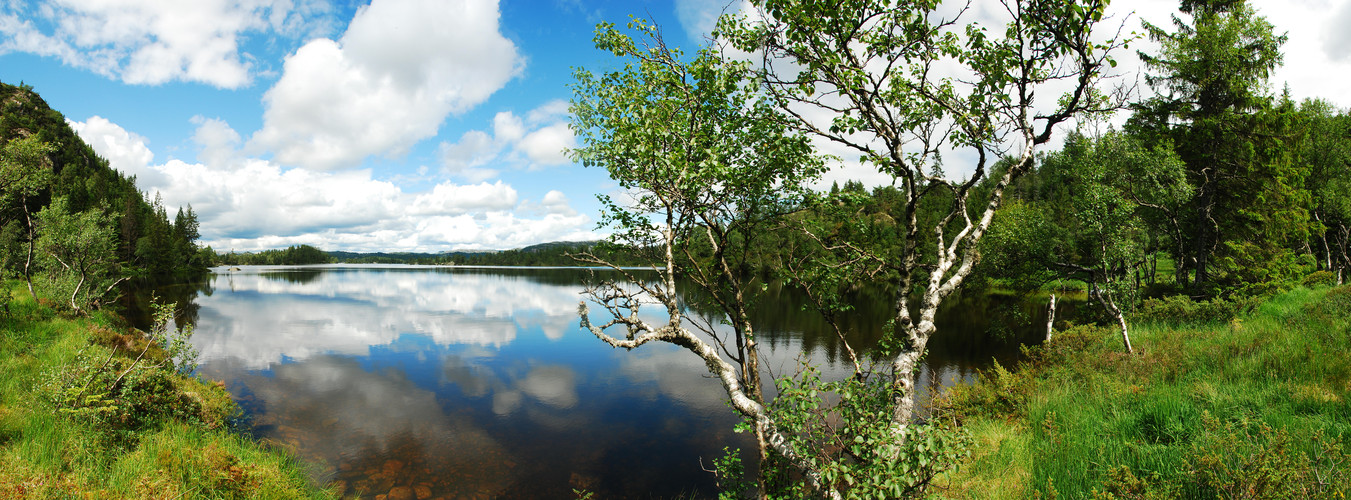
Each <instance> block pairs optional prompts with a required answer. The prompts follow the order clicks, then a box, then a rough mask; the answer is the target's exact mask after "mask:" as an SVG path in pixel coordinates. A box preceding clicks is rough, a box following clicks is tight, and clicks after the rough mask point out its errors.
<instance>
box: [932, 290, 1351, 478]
mask: <svg viewBox="0 0 1351 500" xmlns="http://www.w3.org/2000/svg"><path fill="white" fill-rule="evenodd" d="M1137 319H1138V321H1137V322H1136V324H1135V325H1134V326H1135V328H1134V331H1133V332H1132V333H1133V335H1132V342H1133V343H1134V344H1135V346H1136V348H1137V350H1139V351H1141V352H1140V353H1138V354H1136V355H1128V354H1125V353H1124V352H1123V349H1122V347H1121V343H1120V337H1119V332H1118V331H1116V330H1111V329H1104V328H1097V327H1074V328H1069V329H1067V331H1063V332H1058V333H1057V335H1056V337H1055V338H1053V340H1052V341H1051V342H1050V343H1049V344H1048V345H1046V346H1044V347H1038V348H1034V349H1031V350H1030V352H1029V355H1030V356H1029V361H1027V362H1025V363H1023V364H1022V365H1020V366H1019V367H1016V368H1014V369H1010V370H1005V369H1004V368H1002V367H996V368H995V369H993V370H990V371H989V372H987V373H986V374H985V375H984V377H983V379H982V381H981V382H980V383H978V384H975V385H971V386H961V387H958V388H956V389H955V390H953V391H951V392H950V393H949V395H948V397H947V398H946V401H944V402H943V403H942V404H943V406H944V407H943V410H942V411H943V412H944V413H943V414H945V415H948V416H950V417H951V418H956V419H958V420H960V421H961V422H962V423H963V425H964V427H965V428H966V429H967V430H968V431H969V432H971V434H972V438H973V441H974V442H973V448H972V451H973V454H972V456H971V458H970V459H968V460H967V461H966V463H964V464H963V466H962V467H961V469H960V470H959V471H957V472H956V473H953V474H950V475H949V476H947V477H944V478H942V480H941V481H939V482H938V484H939V485H940V486H942V487H944V488H946V489H936V490H935V492H936V493H938V494H939V495H941V496H947V497H954V498H1033V497H1041V498H1346V496H1347V495H1351V287H1340V288H1322V289H1315V290H1310V289H1307V288H1300V289H1296V290H1294V291H1291V292H1287V293H1284V294H1281V295H1279V296H1276V297H1274V298H1272V299H1270V300H1267V301H1265V302H1261V303H1256V302H1254V303H1252V304H1238V305H1235V304H1221V305H1201V306H1194V305H1185V304H1183V303H1181V302H1178V301H1173V302H1156V303H1154V304H1151V305H1150V306H1149V307H1147V308H1146V310H1145V311H1143V313H1142V314H1140V315H1139V317H1138V318H1137Z"/></svg>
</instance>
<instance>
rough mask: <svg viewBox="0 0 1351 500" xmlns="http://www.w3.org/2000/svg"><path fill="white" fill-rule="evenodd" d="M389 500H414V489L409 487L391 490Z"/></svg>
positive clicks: (396, 487) (397, 487)
mask: <svg viewBox="0 0 1351 500" xmlns="http://www.w3.org/2000/svg"><path fill="white" fill-rule="evenodd" d="M386 498H387V499H388V500H413V499H414V495H413V489H412V488H409V487H407V486H395V487H394V488H393V489H391V490H389V496H387V497H386Z"/></svg>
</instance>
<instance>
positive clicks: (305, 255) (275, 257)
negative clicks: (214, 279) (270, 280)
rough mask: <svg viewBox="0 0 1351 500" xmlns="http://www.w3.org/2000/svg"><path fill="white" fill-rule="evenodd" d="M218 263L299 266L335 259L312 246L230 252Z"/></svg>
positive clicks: (228, 264)
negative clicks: (251, 251) (252, 251)
mask: <svg viewBox="0 0 1351 500" xmlns="http://www.w3.org/2000/svg"><path fill="white" fill-rule="evenodd" d="M216 261H217V262H219V263H220V264H222V265H227V266H235V265H253V266H299V265H306V264H328V263H331V262H334V261H335V259H334V258H333V257H332V256H330V255H329V254H328V253H327V252H324V251H323V250H320V249H318V248H315V247H313V246H310V245H291V246H289V247H286V248H284V249H281V250H264V251H261V252H256V253H234V252H230V253H228V254H225V255H220V256H217V259H216Z"/></svg>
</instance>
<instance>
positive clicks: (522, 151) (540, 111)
mask: <svg viewBox="0 0 1351 500" xmlns="http://www.w3.org/2000/svg"><path fill="white" fill-rule="evenodd" d="M567 112H568V103H567V102H566V101H563V100H561V99H555V100H552V101H549V102H546V103H544V104H542V105H540V106H539V107H538V108H535V109H533V110H530V111H529V112H528V113H526V115H525V118H521V117H520V116H518V115H516V114H515V113H513V112H511V111H501V112H498V113H497V115H495V116H493V121H492V134H489V133H488V132H485V131H482V130H470V131H468V132H465V133H464V134H463V135H461V136H460V139H459V140H458V141H456V142H443V143H441V162H442V171H443V172H445V173H446V174H449V175H452V176H456V177H461V178H464V179H468V180H469V181H480V180H485V179H490V178H492V177H493V176H495V175H497V170H496V169H492V168H485V166H487V165H498V166H502V167H513V168H525V169H538V168H543V167H551V166H558V165H567V164H568V163H570V162H571V160H569V159H568V155H567V153H566V151H567V150H568V149H571V148H574V147H576V146H577V139H576V137H575V136H574V135H573V133H572V129H571V128H569V127H568V122H567Z"/></svg>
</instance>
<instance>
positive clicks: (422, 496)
mask: <svg viewBox="0 0 1351 500" xmlns="http://www.w3.org/2000/svg"><path fill="white" fill-rule="evenodd" d="M413 493H414V494H416V495H417V500H427V499H428V498H431V497H432V489H431V488H428V487H427V485H425V484H419V485H417V487H416V488H413Z"/></svg>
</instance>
